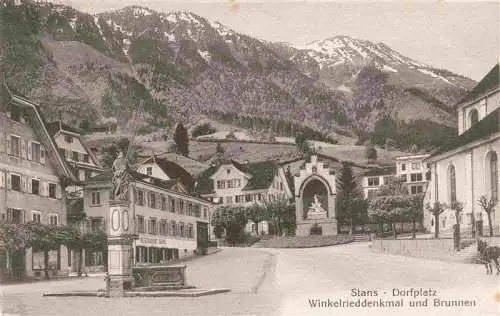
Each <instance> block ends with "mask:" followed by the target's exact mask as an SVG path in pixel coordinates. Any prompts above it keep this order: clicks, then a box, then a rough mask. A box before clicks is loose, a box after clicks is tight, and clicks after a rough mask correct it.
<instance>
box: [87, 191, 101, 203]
mask: <svg viewBox="0 0 500 316" xmlns="http://www.w3.org/2000/svg"><path fill="white" fill-rule="evenodd" d="M90 205H101V192H98V191H96V192H92V202H91V204H90Z"/></svg>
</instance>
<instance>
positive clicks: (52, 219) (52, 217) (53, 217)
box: [49, 215, 59, 226]
mask: <svg viewBox="0 0 500 316" xmlns="http://www.w3.org/2000/svg"><path fill="white" fill-rule="evenodd" d="M58 217H59V216H58V215H50V216H49V224H50V225H54V226H57V219H58Z"/></svg>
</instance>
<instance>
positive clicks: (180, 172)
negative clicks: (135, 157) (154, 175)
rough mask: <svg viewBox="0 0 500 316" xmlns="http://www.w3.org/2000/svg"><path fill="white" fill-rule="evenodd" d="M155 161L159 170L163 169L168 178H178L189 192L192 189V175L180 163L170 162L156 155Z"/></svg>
mask: <svg viewBox="0 0 500 316" xmlns="http://www.w3.org/2000/svg"><path fill="white" fill-rule="evenodd" d="M155 161H156V163H157V164H158V166H159V167H160V168H161V170H163V172H165V174H166V175H167V176H168V177H169V178H170V179H173V180H176V179H179V180H180V181H181V183H182V184H183V185H184V186H185V187H186V189H187V190H188V191H189V192H191V191H193V190H194V178H193V176H192V175H191V174H190V173H189V172H188V171H187V170H186V169H184V168H183V167H182V166H181V165H180V164H178V163H175V162H172V161H170V160H168V159H165V158H157V157H155ZM175 182H177V181H175Z"/></svg>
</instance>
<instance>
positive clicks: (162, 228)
mask: <svg viewBox="0 0 500 316" xmlns="http://www.w3.org/2000/svg"><path fill="white" fill-rule="evenodd" d="M166 234H167V221H166V220H164V219H162V220H161V221H160V235H166Z"/></svg>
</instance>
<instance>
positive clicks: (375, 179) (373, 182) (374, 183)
mask: <svg viewBox="0 0 500 316" xmlns="http://www.w3.org/2000/svg"><path fill="white" fill-rule="evenodd" d="M379 184H380V179H379V178H378V177H373V178H368V186H369V187H376V186H378V185H379Z"/></svg>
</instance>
